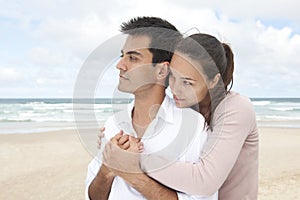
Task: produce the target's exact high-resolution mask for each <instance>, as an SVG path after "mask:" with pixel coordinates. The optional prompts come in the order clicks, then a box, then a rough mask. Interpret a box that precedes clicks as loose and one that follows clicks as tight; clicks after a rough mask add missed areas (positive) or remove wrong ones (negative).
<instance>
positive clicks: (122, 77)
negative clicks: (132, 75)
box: [120, 75, 129, 80]
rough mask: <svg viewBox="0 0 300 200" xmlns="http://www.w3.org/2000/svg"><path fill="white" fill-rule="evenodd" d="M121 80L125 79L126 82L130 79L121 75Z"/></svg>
mask: <svg viewBox="0 0 300 200" xmlns="http://www.w3.org/2000/svg"><path fill="white" fill-rule="evenodd" d="M120 78H121V79H125V80H129V79H128V78H126V77H125V76H123V75H120Z"/></svg>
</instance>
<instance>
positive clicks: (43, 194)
mask: <svg viewBox="0 0 300 200" xmlns="http://www.w3.org/2000/svg"><path fill="white" fill-rule="evenodd" d="M259 132H260V172H259V174H260V188H259V199H260V200H268V199H297V198H298V197H299V196H300V190H299V188H300V129H279V128H260V129H259ZM95 145H96V144H95ZM91 159H92V156H91V155H90V154H89V153H88V151H87V150H86V149H85V148H84V146H83V145H82V144H81V141H80V139H79V136H78V134H77V132H76V131H73V130H70V131H56V132H48V133H32V134H8V135H0V163H1V170H0V186H1V187H0V199H5V200H10V199H11V200H16V199H20V200H23V199H26V200H27V199H43V200H44V199H49V200H58V199H64V200H65V199H67V200H68V199H72V200H82V199H84V180H85V176H86V170H87V165H88V163H89V161H90V160H91Z"/></svg>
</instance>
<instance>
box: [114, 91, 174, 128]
mask: <svg viewBox="0 0 300 200" xmlns="http://www.w3.org/2000/svg"><path fill="white" fill-rule="evenodd" d="M173 106H175V105H174V102H173V101H172V99H171V98H170V97H169V96H168V95H166V96H165V98H164V100H163V102H162V104H161V106H160V108H159V110H158V112H157V114H156V117H155V118H158V119H161V120H164V121H166V122H168V123H173V122H174V118H173ZM126 108H127V110H126V111H125V112H124V111H123V112H122V111H121V112H119V113H117V115H119V117H118V120H117V121H118V124H120V123H124V122H129V123H131V121H132V118H131V114H132V110H133V108H134V100H133V101H132V102H131V103H130V104H128V105H127V107H126Z"/></svg>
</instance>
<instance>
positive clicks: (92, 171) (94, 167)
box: [85, 151, 102, 200]
mask: <svg viewBox="0 0 300 200" xmlns="http://www.w3.org/2000/svg"><path fill="white" fill-rule="evenodd" d="M99 154H100V151H99V153H98V155H99ZM101 165H102V162H101V160H100V159H97V157H96V158H94V159H93V160H92V161H91V162H90V164H89V165H88V171H87V176H86V180H85V200H90V198H89V193H88V189H89V187H90V185H91V183H92V181H93V180H94V178H95V177H96V175H97V173H98V171H99V169H100V167H101Z"/></svg>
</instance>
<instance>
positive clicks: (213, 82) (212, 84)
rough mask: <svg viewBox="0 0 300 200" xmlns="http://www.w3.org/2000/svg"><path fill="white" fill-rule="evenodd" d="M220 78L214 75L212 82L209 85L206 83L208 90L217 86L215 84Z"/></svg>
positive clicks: (218, 75)
mask: <svg viewBox="0 0 300 200" xmlns="http://www.w3.org/2000/svg"><path fill="white" fill-rule="evenodd" d="M220 78H221V74H220V73H217V74H216V75H215V77H214V78H213V79H212V80H210V81H209V83H208V89H212V88H214V87H215V86H216V85H217V83H218V81H219V80H220Z"/></svg>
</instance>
